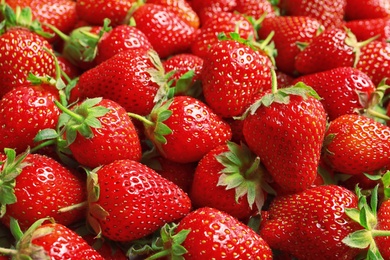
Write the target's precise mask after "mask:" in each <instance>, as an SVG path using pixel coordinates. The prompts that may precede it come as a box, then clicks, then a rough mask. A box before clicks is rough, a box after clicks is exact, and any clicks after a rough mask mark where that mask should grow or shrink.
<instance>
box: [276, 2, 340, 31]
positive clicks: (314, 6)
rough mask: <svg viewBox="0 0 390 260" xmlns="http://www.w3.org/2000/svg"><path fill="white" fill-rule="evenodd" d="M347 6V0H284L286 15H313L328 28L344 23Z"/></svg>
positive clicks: (283, 7) (283, 6) (283, 5)
mask: <svg viewBox="0 0 390 260" xmlns="http://www.w3.org/2000/svg"><path fill="white" fill-rule="evenodd" d="M346 6H347V0H332V1H326V2H324V1H321V0H315V1H306V0H282V9H283V11H284V15H288V16H309V17H313V18H315V19H317V20H318V21H319V22H320V23H321V24H322V25H323V26H324V27H325V28H326V29H331V28H335V27H340V26H342V25H343V22H344V13H345V8H346Z"/></svg>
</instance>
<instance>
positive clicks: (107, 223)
mask: <svg viewBox="0 0 390 260" xmlns="http://www.w3.org/2000/svg"><path fill="white" fill-rule="evenodd" d="M88 176H89V179H88V191H89V192H90V193H89V194H90V195H89V196H88V204H89V214H88V222H89V224H90V225H91V226H92V227H93V229H94V230H95V232H96V233H97V234H98V235H102V236H104V237H107V238H109V239H111V240H114V241H132V240H135V239H139V238H142V237H145V236H147V235H149V234H152V233H153V232H154V231H156V230H157V229H159V228H161V227H162V226H163V225H164V224H166V223H170V222H173V221H176V220H179V219H180V218H182V217H184V216H185V215H187V214H188V213H189V211H190V208H191V201H190V199H189V197H188V195H187V194H186V193H185V192H184V191H183V190H182V189H180V188H179V187H178V186H177V185H176V184H174V183H172V182H170V181H168V180H167V179H164V178H163V177H161V176H160V175H159V174H158V173H156V172H155V171H154V170H152V169H151V168H149V167H147V166H145V165H144V164H141V163H139V162H136V161H132V160H117V161H115V162H113V163H110V164H107V165H104V166H103V167H101V168H98V169H95V170H94V171H92V172H90V173H89V174H88Z"/></svg>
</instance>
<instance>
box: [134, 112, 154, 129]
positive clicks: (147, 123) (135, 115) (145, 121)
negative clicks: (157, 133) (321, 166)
mask: <svg viewBox="0 0 390 260" xmlns="http://www.w3.org/2000/svg"><path fill="white" fill-rule="evenodd" d="M127 115H128V116H130V117H132V118H135V119H137V120H139V121H141V122H142V123H143V124H145V125H148V126H154V125H155V123H154V122H152V121H150V120H148V119H147V118H146V117H144V116H141V115H137V114H134V113H131V112H127Z"/></svg>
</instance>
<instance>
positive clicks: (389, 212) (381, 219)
mask: <svg viewBox="0 0 390 260" xmlns="http://www.w3.org/2000/svg"><path fill="white" fill-rule="evenodd" d="M377 218H378V225H377V226H376V229H377V230H386V231H387V232H388V234H387V236H377V237H375V242H376V245H377V247H378V250H379V252H380V253H381V255H382V257H383V259H389V258H390V200H386V201H384V202H382V203H381V204H380V206H379V210H378V215H377Z"/></svg>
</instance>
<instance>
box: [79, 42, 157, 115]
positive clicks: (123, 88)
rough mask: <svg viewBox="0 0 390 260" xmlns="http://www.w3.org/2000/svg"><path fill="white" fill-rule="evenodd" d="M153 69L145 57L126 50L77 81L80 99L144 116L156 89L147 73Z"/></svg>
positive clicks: (142, 54)
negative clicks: (110, 104) (104, 102)
mask: <svg viewBox="0 0 390 260" xmlns="http://www.w3.org/2000/svg"><path fill="white" fill-rule="evenodd" d="M150 68H154V66H153V64H152V62H151V61H150V59H149V57H148V56H147V54H146V53H143V52H140V51H138V50H128V51H124V52H121V53H118V54H116V55H114V56H113V57H111V58H110V59H109V60H107V61H106V62H104V63H102V64H100V65H98V66H96V67H94V68H93V69H90V70H88V71H86V72H84V73H83V74H82V75H81V76H80V79H79V82H78V89H79V91H80V95H81V97H82V98H83V99H84V98H87V97H89V98H92V97H103V98H107V99H111V100H113V101H115V102H117V103H119V104H120V105H121V106H123V107H124V108H125V110H126V111H127V112H133V113H136V114H140V115H147V114H148V113H150V111H151V110H152V108H153V106H154V102H153V99H154V96H155V95H156V93H157V90H158V89H159V86H158V85H157V84H156V83H154V82H152V80H151V77H150V74H149V73H148V72H147V71H146V70H147V69H150Z"/></svg>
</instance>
